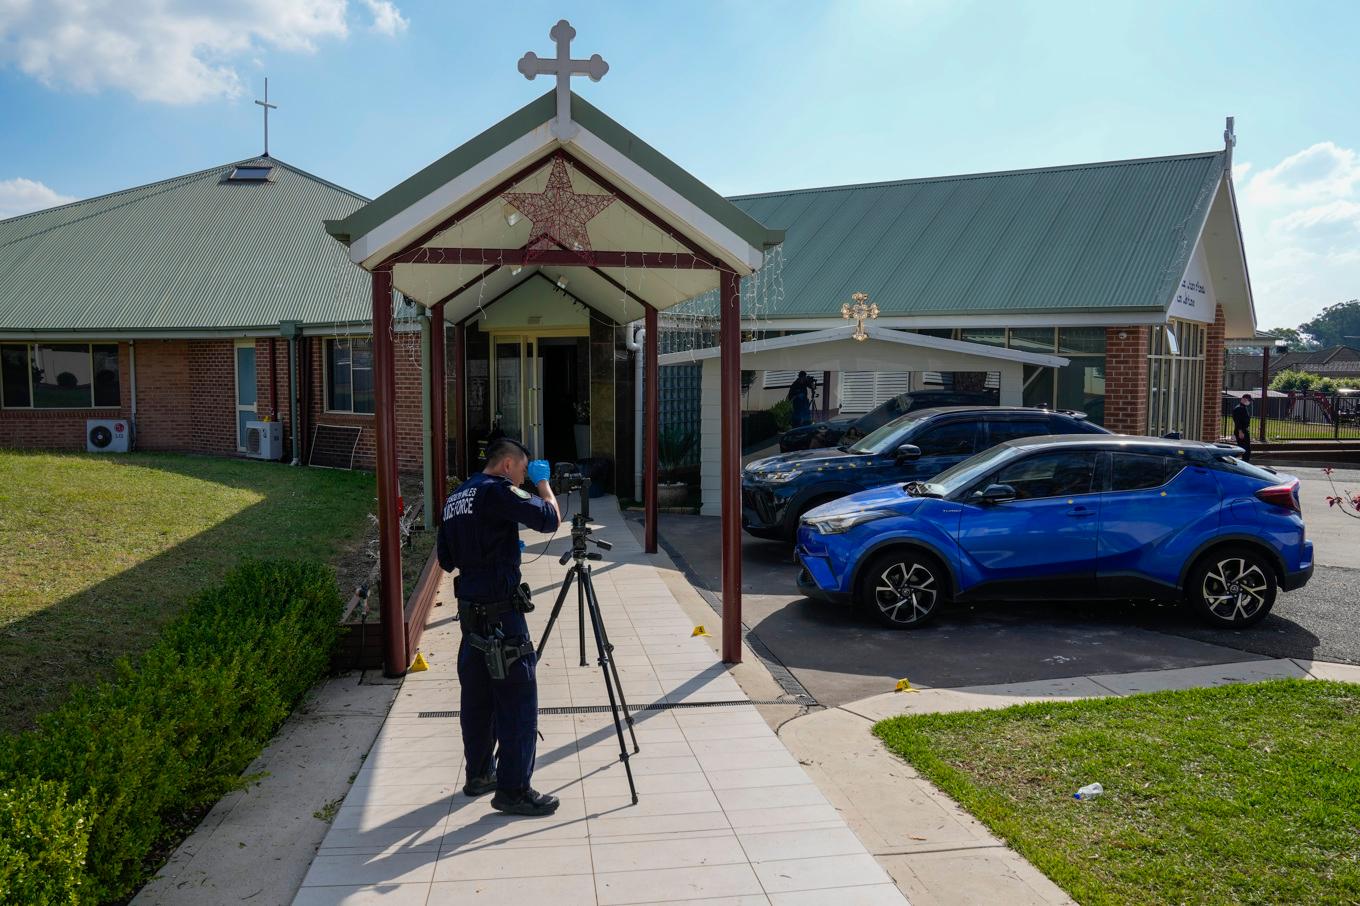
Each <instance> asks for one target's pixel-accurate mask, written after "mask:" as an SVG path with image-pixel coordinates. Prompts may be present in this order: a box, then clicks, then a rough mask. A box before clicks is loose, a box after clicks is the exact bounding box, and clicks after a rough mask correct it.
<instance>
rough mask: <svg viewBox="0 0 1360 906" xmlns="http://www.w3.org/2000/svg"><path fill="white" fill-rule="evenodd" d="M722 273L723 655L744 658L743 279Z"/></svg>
mask: <svg viewBox="0 0 1360 906" xmlns="http://www.w3.org/2000/svg"><path fill="white" fill-rule="evenodd" d="M740 279H741V278H739V277H738V276H737V275H736V274H735V273H733V272H731V271H723V272H722V273H721V274H720V275H719V294H720V296H721V301H720V304H719V312H720V317H721V326H720V328H719V346H720V347H721V350H722V351H721V368H720V369H719V384H720V387H719V390H718V393H719V399H720V400H721V401H722V421H721V428H722V438H721V446H722V492H721V493H722V520H721V521H722V605H723V608H722V656H723V660H724V661H725V662H726V663H729V664H740V663H741V282H740Z"/></svg>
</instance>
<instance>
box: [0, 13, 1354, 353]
mask: <svg viewBox="0 0 1360 906" xmlns="http://www.w3.org/2000/svg"><path fill="white" fill-rule="evenodd" d="M564 17H565V18H567V19H569V20H570V21H571V23H572V25H573V26H574V27H575V28H576V30H577V39H576V42H575V44H574V45H573V49H572V50H573V52H572V55H573V56H574V57H587V56H589V55H591V54H592V53H599V54H601V55H602V56H603V57H604V58H605V60H606V61H608V63H609V66H610V69H609V73H608V74H607V75H606V76H605V78H604V79H603V80H602V81H601V82H599V83H592V82H589V81H587V80H585V79H576V80H574V84H573V88H574V90H576V91H577V93H579V94H581V95H582V96H583V97H584V98H586V99H587V100H589V101H590V102H591V103H592V104H594V105H595V106H597V107H599V108H601V109H603V110H604V111H605V112H606V113H608V114H609V115H610V116H612V117H613V118H614V119H616V120H618V121H619V122H621V123H622V124H623V125H625V126H626V127H628V128H629V129H630V130H631V131H633V132H634V133H635V134H637V135H639V136H640V137H642V138H643V139H644V140H646V141H647V142H648V143H650V144H652V145H653V146H654V147H656V148H658V149H659V150H661V151H662V153H664V154H666V155H667V156H668V157H670V158H671V159H672V160H674V161H675V162H676V163H678V164H679V165H681V166H682V167H684V168H686V169H687V170H689V171H690V172H691V173H693V174H694V175H695V176H697V177H698V178H700V179H702V180H703V181H705V182H706V183H708V184H709V185H710V186H712V187H713V188H714V189H716V190H717V191H719V192H722V193H723V194H728V195H731V194H743V193H749V192H762V191H774V190H780V189H791V188H801V187H807V186H819V185H839V184H845V183H855V182H865V181H876V180H893V179H908V178H913V177H923V176H940V175H947V174H954V173H971V172H984V171H992V170H1012V169H1020V168H1024V167H1039V166H1052V165H1059V164H1070V163H1080V162H1087V161H1098V160H1118V159H1126V158H1134V157H1147V156H1156V155H1166V154H1186V153H1192V152H1199V151H1207V150H1214V149H1217V148H1220V147H1222V144H1223V120H1224V117H1225V116H1227V115H1233V116H1235V117H1236V128H1237V135H1238V144H1237V147H1236V149H1235V152H1234V178H1235V180H1234V181H1235V184H1236V187H1237V193H1238V200H1239V204H1240V207H1241V219H1242V225H1243V231H1244V234H1245V242H1246V249H1247V257H1248V264H1249V267H1250V271H1251V277H1252V285H1253V289H1254V293H1255V299H1256V310H1257V320H1258V324H1259V326H1261V327H1262V328H1266V327H1277V326H1296V325H1298V324H1299V323H1301V322H1303V321H1305V320H1307V319H1309V318H1311V317H1312V316H1314V315H1315V314H1316V313H1317V312H1318V311H1320V310H1321V309H1322V308H1323V307H1325V306H1327V305H1330V304H1333V303H1336V302H1342V301H1345V300H1347V299H1352V298H1356V297H1357V296H1360V115H1357V114H1360V54H1357V53H1356V51H1355V43H1354V36H1355V35H1356V34H1360V3H1355V2H1353V0H1344V2H1343V0H1338V2H1332V3H1320V2H1307V0H1305V2H1289V3H1285V2H1276V3H1260V2H1245V0H1236V2H1231V3H1223V2H1185V0H1180V2H1160V0H1151V2H1148V0H1139V2H1138V3H1126V2H1121V3H1113V2H1099V3H1092V2H1089V0H1088V2H1077V3H1068V2H1060V0H1045V2H1001V0H948V2H945V0H891V2H890V0H844V2H811V0H798V2H786V3H767V2H755V0H742V2H733V0H728V2H712V0H688V2H684V3H677V2H653V3H647V4H641V3H636V2H622V0H620V2H613V3H595V2H578V0H558V2H555V3H547V2H539V0H515V2H503V3H500V4H487V3H477V4H474V3H466V2H461V0H233V2H231V3H223V2H217V0H0V218H2V217H9V216H13V215H16V214H19V213H24V212H27V211H30V210H36V209H38V208H42V207H47V206H50V205H53V204H60V203H64V202H67V201H70V200H73V199H78V198H87V197H90V196H94V195H100V194H103V193H107V192H112V191H117V190H119V189H123V188H128V187H131V186H136V185H142V184H145V183H148V182H153V181H156V180H160V179H166V178H169V177H172V176H176V175H178V174H181V173H186V172H191V171H194V170H199V169H203V168H206V167H211V166H216V165H219V164H223V163H227V162H229V161H234V160H239V159H243V158H246V157H250V156H252V155H255V154H258V153H259V152H260V151H261V150H262V146H263V141H262V131H263V130H262V121H261V113H262V111H261V108H260V107H258V106H257V105H255V104H254V103H253V100H254V99H255V98H258V97H261V96H262V94H261V93H262V92H263V90H264V79H265V77H266V76H267V77H268V78H269V95H270V101H271V102H273V103H277V104H278V105H279V109H278V110H276V111H274V112H273V113H272V114H271V117H270V151H271V152H272V153H273V154H274V156H276V157H278V158H280V159H281V160H284V161H286V162H288V163H291V164H294V165H296V166H298V167H301V168H303V169H305V170H307V171H309V172H312V173H314V174H316V175H318V176H321V177H323V178H325V179H328V180H330V181H332V182H335V183H338V184H340V185H343V186H345V187H347V188H349V189H352V190H354V191H356V192H359V193H361V194H364V195H367V196H370V197H372V196H375V195H377V194H380V193H381V192H383V191H384V190H386V189H388V188H390V187H391V186H393V185H395V184H396V183H398V182H400V181H401V180H402V179H405V178H406V177H407V176H409V175H410V174H411V173H413V172H415V171H416V170H418V169H419V168H421V167H423V166H424V165H426V164H427V163H429V162H430V161H432V160H435V159H436V158H438V157H440V156H442V155H443V154H445V153H447V152H448V151H449V150H451V149H453V148H454V147H456V146H457V145H459V144H460V143H462V142H463V141H465V140H466V139H468V138H470V137H472V136H473V135H476V134H477V133H479V132H480V131H482V130H483V129H485V128H486V127H488V126H490V125H492V124H493V123H495V122H497V121H498V120H500V119H501V118H503V117H504V116H505V115H507V114H508V113H510V112H512V111H513V110H516V109H518V108H519V107H521V106H523V105H524V104H525V103H527V102H528V101H530V100H532V99H533V98H535V97H537V96H538V95H540V94H542V93H544V92H545V91H547V90H549V89H550V88H551V83H549V82H546V81H545V80H544V79H543V78H542V77H540V79H539V80H537V81H535V82H533V83H530V82H528V81H527V80H525V78H524V77H523V76H522V75H520V74H519V73H518V72H517V71H516V69H515V64H516V62H517V61H518V60H519V58H520V57H521V56H522V55H523V54H524V52H525V51H528V50H533V51H535V52H536V53H537V54H539V55H540V56H549V55H551V54H552V52H553V47H552V44H551V42H550V40H549V38H548V30H549V28H551V26H552V24H553V23H554V22H556V21H557V20H558V19H559V18H564Z"/></svg>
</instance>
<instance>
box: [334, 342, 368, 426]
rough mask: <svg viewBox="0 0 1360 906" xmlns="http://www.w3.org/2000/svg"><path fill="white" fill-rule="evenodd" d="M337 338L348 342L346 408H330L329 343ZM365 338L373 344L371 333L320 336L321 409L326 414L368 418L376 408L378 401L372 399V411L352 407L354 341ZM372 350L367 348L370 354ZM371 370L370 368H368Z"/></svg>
mask: <svg viewBox="0 0 1360 906" xmlns="http://www.w3.org/2000/svg"><path fill="white" fill-rule="evenodd" d="M337 340H344V341H345V342H347V343H349V344H350V357H349V361H350V366H349V368H350V372H349V374H350V377H349V405H350V408H348V409H332V408H331V345H330V344H332V343H334V342H336V341H337ZM355 340H367V341H368V342H369V345H370V347H371V346H372V345H373V335H372V334H333V335H331V336H325V337H322V338H321V405H322V409H321V411H322V412H323V413H324V414H326V415H353V416H357V417H359V418H370V417H372V416H373V414H374V413H375V412H377V409H378V401H377V399H376V394H375V398H374V401H373V412H362V411H358V410H356V409H355V408H354V345H353V343H354V341H355ZM372 353H373V350H372V349H371V348H370V349H369V354H370V355H372ZM370 370H371V369H370Z"/></svg>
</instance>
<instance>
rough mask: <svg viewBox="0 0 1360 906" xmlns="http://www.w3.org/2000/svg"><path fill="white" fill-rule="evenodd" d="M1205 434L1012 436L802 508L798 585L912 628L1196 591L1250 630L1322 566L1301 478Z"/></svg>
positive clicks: (1227, 621) (1190, 596)
mask: <svg viewBox="0 0 1360 906" xmlns="http://www.w3.org/2000/svg"><path fill="white" fill-rule="evenodd" d="M1240 452H1241V451H1240V449H1238V448H1236V447H1231V446H1227V445H1223V444H1208V443H1201V442H1198V441H1178V440H1162V439H1154V438H1142V437H1125V436H1118V435H1109V436H1105V437H1097V436H1092V435H1084V436H1069V437H1033V438H1027V439H1023V440H1013V441H1008V442H1006V443H1003V444H1001V445H1000V446H997V447H993V448H992V449H990V450H987V451H986V452H984V453H980V454H978V455H977V456H974V457H971V458H970V459H968V460H966V461H964V462H961V463H959V464H958V465H956V466H954V467H953V468H951V469H949V470H947V471H945V472H943V473H942V474H940V475H938V476H936V477H935V478H934V479H933V480H931V481H929V482H919V481H918V482H910V483H908V484H894V485H889V486H886V487H880V488H875V489H873V490H870V491H865V492H862V493H858V494H854V495H852V496H849V497H846V498H844V499H841V500H837V501H835V502H833V503H830V504H827V505H825V506H821V507H818V508H817V509H814V510H812V511H810V512H808V513H807V514H805V515H804V516H803V519H802V524H801V526H800V527H799V530H798V547H797V553H798V558H799V560H800V561H801V562H802V564H803V570H802V572H801V573H800V575H799V579H798V581H799V586H800V588H802V590H803V591H804V593H805V594H807V595H808V596H809V597H815V598H821V599H824V600H833V601H840V602H847V603H848V602H851V601H855V602H858V603H860V604H862V605H864V606H866V607H867V608H868V609H869V611H870V612H871V613H872V614H873V615H874V617H875V618H876V619H877V620H878V621H879V622H881V623H882V624H884V625H886V626H889V627H892V628H894V629H912V628H915V627H918V626H921V625H924V624H925V623H927V622H928V621H929V620H930V619H931V618H933V617H934V616H935V615H936V614H937V613H938V612H939V610H940V607H941V605H943V604H944V603H945V602H946V601H950V600H954V601H978V600H988V601H998V600H1002V601H1009V600H1026V599H1028V600H1059V599H1075V600H1094V599H1119V600H1129V599H1147V600H1163V601H1170V600H1186V601H1188V602H1189V603H1190V605H1191V606H1192V607H1193V608H1194V609H1195V610H1196V611H1197V612H1198V614H1199V615H1200V616H1201V617H1203V618H1204V619H1205V620H1206V621H1208V622H1209V623H1211V624H1213V625H1215V626H1220V627H1227V628H1241V627H1244V626H1250V625H1252V624H1253V623H1256V622H1257V621H1259V620H1261V619H1262V618H1263V617H1264V616H1265V615H1266V614H1267V613H1269V612H1270V608H1271V607H1272V606H1273V605H1274V603H1275V595H1276V592H1277V590H1279V589H1284V590H1285V591H1289V590H1292V589H1295V588H1300V587H1302V586H1303V585H1304V584H1305V583H1307V582H1308V580H1309V578H1310V577H1311V576H1312V574H1313V545H1312V542H1310V541H1307V540H1305V537H1304V527H1303V517H1302V515H1301V512H1300V509H1299V483H1298V479H1296V478H1292V477H1290V476H1286V475H1279V474H1277V473H1275V472H1272V471H1270V470H1268V469H1262V468H1259V467H1257V466H1253V465H1250V464H1249V463H1245V462H1242V461H1241V460H1239V459H1237V458H1236V454H1240Z"/></svg>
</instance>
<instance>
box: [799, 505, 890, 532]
mask: <svg viewBox="0 0 1360 906" xmlns="http://www.w3.org/2000/svg"><path fill="white" fill-rule="evenodd" d="M896 515H897V514H896V513H894V512H893V511H892V510H861V511H860V512H857V513H838V514H837V515H835V516H820V517H818V518H816V519H804V520H803V521H804V522H806V523H807V524H808V525H810V526H812V527H813V528H814V529H816V530H817V531H819V532H821V533H822V534H823V535H839V534H840V533H842V532H848V531H850V530H851V529H852V528H854V527H855V526H857V525H863V524H864V523H866V522H873V521H874V520H875V519H886V518H888V517H889V516H896Z"/></svg>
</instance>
